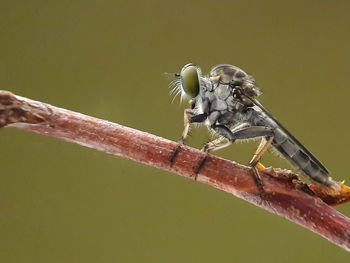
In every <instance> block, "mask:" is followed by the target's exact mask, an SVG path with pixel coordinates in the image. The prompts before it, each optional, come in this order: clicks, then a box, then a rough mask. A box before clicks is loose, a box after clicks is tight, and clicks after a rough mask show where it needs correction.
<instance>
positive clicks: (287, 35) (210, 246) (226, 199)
mask: <svg viewBox="0 0 350 263" xmlns="http://www.w3.org/2000/svg"><path fill="white" fill-rule="evenodd" d="M349 12H350V3H349V1H184V0H179V1H153V0H152V1H87V0H85V1H66V0H60V1H39V0H32V1H19V0H18V1H5V0H2V1H1V3H0V89H5V90H10V91H12V92H14V93H17V94H20V95H22V96H27V97H30V98H33V99H37V100H40V101H44V102H47V103H50V104H53V105H56V106H59V107H64V108H67V109H71V110H74V111H78V112H82V113H85V114H88V115H92V116H96V117H99V118H102V119H107V120H111V121H114V122H117V123H120V124H123V125H127V126H130V127H133V128H136V129H140V130H143V131H147V132H150V133H153V134H156V135H159V136H163V137H165V138H169V139H172V140H177V139H178V138H179V137H180V134H181V132H182V125H183V124H182V123H183V108H184V107H186V103H185V104H183V105H181V106H179V100H178V99H177V100H175V102H174V103H171V100H172V98H171V97H170V96H169V95H168V91H169V90H168V87H167V85H168V83H169V82H170V81H171V78H167V77H166V75H164V72H179V71H180V69H181V67H182V66H183V65H184V64H186V63H189V62H193V63H196V64H198V65H200V66H201V67H202V70H203V72H204V73H207V72H208V70H209V69H210V67H211V66H213V65H216V64H219V63H230V64H234V65H237V66H239V67H241V68H243V69H244V70H245V71H247V72H248V73H249V74H252V75H254V77H255V78H256V80H257V84H258V86H260V87H261V88H262V90H263V92H264V95H263V96H262V97H261V99H260V100H261V102H262V103H263V104H264V105H265V106H266V108H268V109H269V110H270V111H271V112H272V113H273V114H274V115H275V116H276V117H277V118H278V119H279V120H280V121H281V122H282V123H284V124H285V126H286V127H287V128H288V129H289V130H290V131H291V132H292V133H293V134H294V135H295V136H296V137H297V138H299V139H300V141H301V142H303V143H304V144H305V146H307V147H308V148H309V149H310V150H311V151H312V152H313V153H314V154H315V155H316V156H317V157H319V159H320V160H321V161H323V162H324V163H325V165H326V166H327V167H328V168H329V170H330V171H331V172H332V176H333V177H334V178H336V179H338V180H343V179H346V180H347V182H348V183H350V175H349V173H348V171H347V164H348V162H349V161H348V156H349V153H348V151H349V130H350V124H349V110H348V106H349V104H348V99H349V98H348V97H349V95H350V92H349V86H350V84H349V72H348V69H349V65H348V64H349V60H350V30H349V29H350V16H349ZM192 135H193V137H192V139H191V140H190V141H189V144H190V145H192V146H195V147H200V146H201V144H202V143H203V142H204V141H205V140H206V139H207V138H208V134H207V132H206V131H205V129H198V130H195V131H193V133H192ZM256 144H257V142H251V143H245V144H237V145H234V146H232V147H230V148H229V149H227V150H222V151H220V152H218V153H217V154H218V155H220V156H223V157H225V158H229V159H232V160H236V161H238V162H241V163H247V162H248V161H249V159H250V157H251V155H252V153H253V152H254V150H255V147H256ZM0 145H1V148H0V165H1V176H0V262H50V263H51V262H84V263H88V262H261V263H262V262H349V260H350V254H348V252H345V251H344V250H343V249H341V248H339V247H337V246H335V245H333V244H331V243H329V242H328V241H326V240H325V239H323V238H321V237H320V236H317V235H315V234H313V233H312V232H310V231H308V230H306V229H303V228H302V227H300V226H298V225H296V224H294V223H291V222H289V221H287V220H285V219H283V218H281V217H278V216H276V215H272V214H269V213H268V212H266V211H264V210H262V209H259V208H257V207H254V206H253V205H251V204H248V203H246V202H244V201H242V200H239V199H237V198H235V197H233V196H231V195H229V194H227V193H224V192H222V191H218V190H216V189H213V188H211V187H208V186H207V185H204V184H200V183H196V182H193V181H191V180H187V179H185V178H182V177H180V176H175V175H172V174H170V173H167V172H164V171H160V170H157V169H155V168H152V167H147V166H144V165H141V164H138V163H134V162H132V161H129V160H125V159H122V158H117V157H114V156H111V155H107V154H105V153H102V152H98V151H95V150H92V149H88V148H84V147H82V146H79V145H74V144H70V143H66V142H63V141H59V140H56V139H52V138H47V137H44V136H40V135H35V134H31V133H26V132H23V131H19V130H16V129H13V128H6V129H2V130H0ZM263 161H264V164H265V165H268V166H269V165H273V166H275V167H286V168H290V166H289V165H288V164H287V163H286V162H285V161H284V160H282V159H280V158H279V157H276V156H275V155H273V154H267V155H266V156H265V157H264V160H263ZM337 209H338V210H340V211H341V212H343V213H345V214H346V215H348V216H350V204H345V205H342V206H339V207H337Z"/></svg>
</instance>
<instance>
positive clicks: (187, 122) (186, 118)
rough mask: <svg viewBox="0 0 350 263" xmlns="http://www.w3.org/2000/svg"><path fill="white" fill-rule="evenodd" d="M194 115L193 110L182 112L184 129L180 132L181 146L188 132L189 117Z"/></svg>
mask: <svg viewBox="0 0 350 263" xmlns="http://www.w3.org/2000/svg"><path fill="white" fill-rule="evenodd" d="M193 115H194V110H193V109H185V111H184V129H183V131H182V136H181V139H180V141H179V142H180V143H181V144H183V143H184V142H185V140H186V138H187V136H188V131H189V129H190V124H191V123H190V119H189V116H193Z"/></svg>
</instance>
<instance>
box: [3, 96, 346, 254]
mask: <svg viewBox="0 0 350 263" xmlns="http://www.w3.org/2000/svg"><path fill="white" fill-rule="evenodd" d="M3 126H11V127H16V128H18V129H21V130H26V131H31V132H35V133H39V134H42V135H46V136H50V137H55V138H58V139H62V140H65V141H69V142H74V143H77V144H80V145H83V146H87V147H90V148H94V149H97V150H100V151H104V152H106V153H110V154H114V155H117V156H121V157H126V158H129V159H131V160H134V161H137V162H141V163H144V164H147V165H151V166H154V167H157V168H160V169H163V170H166V171H170V172H173V173H176V174H179V175H182V176H184V177H188V178H192V179H193V178H194V177H195V174H194V170H195V169H196V166H197V165H198V162H199V161H200V160H202V159H203V157H204V156H205V154H204V153H203V152H200V151H198V150H196V149H193V148H190V147H187V146H181V147H180V148H178V147H179V144H178V143H176V142H173V141H169V140H166V139H163V138H160V137H157V136H154V135H151V134H149V133H145V132H142V131H138V130H135V129H131V128H128V127H125V126H122V125H119V124H116V123H112V122H109V121H105V120H101V119H97V118H94V117H90V116H86V115H83V114H80V113H76V112H72V111H69V110H65V109H61V108H57V107H54V106H51V105H49V104H45V103H42V102H38V101H34V100H31V99H27V98H23V97H20V96H16V95H14V94H12V93H10V92H7V91H0V127H3ZM176 149H179V151H178V153H177V155H176V158H175V159H174V162H173V163H172V164H170V162H169V159H170V157H171V156H172V155H173V153H174V151H175V150H176ZM261 179H262V184H263V186H264V191H265V199H264V200H261V198H260V196H259V194H258V190H257V187H256V184H255V183H254V180H253V177H252V175H251V170H250V168H249V167H247V166H243V165H240V164H237V163H234V162H232V161H228V160H224V159H222V158H219V157H216V156H213V155H208V156H207V158H206V162H205V163H204V165H203V167H202V168H201V170H200V172H199V174H198V176H197V180H198V181H200V182H203V183H206V184H208V185H210V186H213V187H215V188H218V189H221V190H223V191H226V192H228V193H231V194H233V195H235V196H237V197H240V198H242V199H244V200H246V201H248V202H250V203H253V204H255V205H257V206H259V207H262V208H264V209H265V210H267V211H270V212H272V213H275V214H278V215H280V216H282V217H284V218H287V219H288V220H290V221H293V222H295V223H297V224H300V225H302V226H303V227H305V228H307V229H309V230H311V231H313V232H315V233H317V234H319V235H321V236H323V237H324V238H326V239H328V240H329V241H331V242H333V243H334V244H337V245H338V246H340V247H343V248H344V249H346V250H348V251H350V219H349V218H347V217H345V216H344V215H342V214H341V213H339V212H338V211H336V210H335V209H333V208H332V207H330V206H329V205H328V204H331V205H336V204H339V203H342V202H346V201H348V200H349V199H350V192H349V191H348V190H349V189H348V188H347V187H346V186H344V185H342V184H340V186H341V190H340V191H335V190H334V189H333V190H329V189H326V188H322V187H317V186H311V189H312V190H311V189H310V188H309V187H308V186H307V185H306V184H304V183H302V182H301V181H299V179H298V176H297V175H295V174H293V173H292V172H290V171H286V170H281V169H272V168H270V169H265V170H264V171H262V172H261ZM321 199H322V200H323V201H322V200H321ZM325 202H327V203H328V204H326V203H325Z"/></svg>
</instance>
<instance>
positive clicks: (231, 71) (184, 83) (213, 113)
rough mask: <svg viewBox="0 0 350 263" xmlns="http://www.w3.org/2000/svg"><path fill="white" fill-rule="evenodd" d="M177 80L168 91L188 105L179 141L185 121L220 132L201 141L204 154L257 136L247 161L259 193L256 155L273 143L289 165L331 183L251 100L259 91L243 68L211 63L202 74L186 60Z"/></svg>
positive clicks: (186, 127) (311, 158)
mask: <svg viewBox="0 0 350 263" xmlns="http://www.w3.org/2000/svg"><path fill="white" fill-rule="evenodd" d="M175 76H176V77H177V79H175V80H174V81H172V82H171V83H170V86H171V87H173V89H172V91H171V93H174V94H175V97H176V95H178V94H181V99H183V98H188V99H189V102H190V105H191V108H190V109H185V111H184V130H183V133H182V137H181V140H180V143H184V142H185V140H186V138H187V136H188V131H189V128H190V125H191V124H192V123H203V124H205V125H206V126H207V127H208V128H209V129H210V130H212V131H214V133H216V134H217V135H219V138H218V139H215V140H213V141H211V142H209V143H207V144H205V145H204V147H203V148H202V151H204V152H206V153H208V152H211V151H215V150H219V149H222V148H225V147H227V146H229V145H231V144H232V143H233V142H235V141H236V140H240V139H250V138H256V137H262V140H261V143H260V145H259V146H258V148H257V150H256V152H255V154H254V156H253V158H252V159H251V161H250V163H249V164H250V166H251V168H252V171H253V175H254V179H255V182H256V184H257V187H258V189H259V192H260V193H261V194H263V186H262V184H261V181H260V176H259V169H262V168H263V166H262V164H261V163H260V159H261V157H262V156H263V154H264V153H265V152H266V150H267V149H268V148H269V147H270V146H272V147H273V148H275V149H276V150H277V151H278V152H279V153H280V154H281V155H282V156H283V157H284V158H286V159H287V160H288V161H289V162H290V163H291V164H292V165H293V166H294V167H296V168H298V169H299V170H301V171H302V173H303V174H304V175H306V176H307V177H308V178H310V179H311V180H312V181H313V182H315V183H317V184H320V185H323V186H335V185H337V184H336V182H335V181H333V180H332V178H331V177H330V176H329V172H328V171H327V169H326V168H325V167H324V166H323V165H322V163H321V162H320V161H319V160H318V159H316V158H315V157H314V155H312V154H311V153H310V151H308V150H307V149H306V148H305V147H304V146H303V145H302V144H301V143H300V142H299V141H298V140H297V139H296V138H295V137H294V136H293V135H292V134H290V133H289V132H288V131H287V130H286V129H285V128H284V127H283V126H282V125H281V124H280V123H279V122H278V121H277V120H276V119H275V118H274V117H273V116H272V115H271V114H270V113H269V112H268V111H267V110H266V109H265V108H264V107H263V106H262V105H261V104H260V103H259V102H258V100H257V99H256V98H257V97H258V96H259V95H261V92H260V90H259V88H258V87H256V86H255V81H254V78H253V77H252V76H250V75H248V74H247V73H245V72H244V71H243V70H242V69H240V68H238V67H236V66H233V65H228V64H220V65H217V66H214V67H213V68H212V69H211V70H210V73H209V76H203V75H202V73H201V70H200V68H199V67H197V66H195V65H194V64H187V65H185V66H184V67H183V68H182V70H181V73H180V74H175Z"/></svg>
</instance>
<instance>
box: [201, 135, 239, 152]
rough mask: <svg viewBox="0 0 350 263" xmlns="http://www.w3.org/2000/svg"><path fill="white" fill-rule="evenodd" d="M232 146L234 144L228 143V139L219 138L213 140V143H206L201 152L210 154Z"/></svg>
mask: <svg viewBox="0 0 350 263" xmlns="http://www.w3.org/2000/svg"><path fill="white" fill-rule="evenodd" d="M225 141H226V142H225ZM231 144H232V141H227V139H226V138H224V137H220V138H218V139H216V140H213V141H211V142H208V143H206V144H205V145H204V146H203V148H202V149H201V151H203V152H206V153H208V152H212V151H216V150H220V149H223V148H225V147H228V146H230V145H231Z"/></svg>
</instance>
